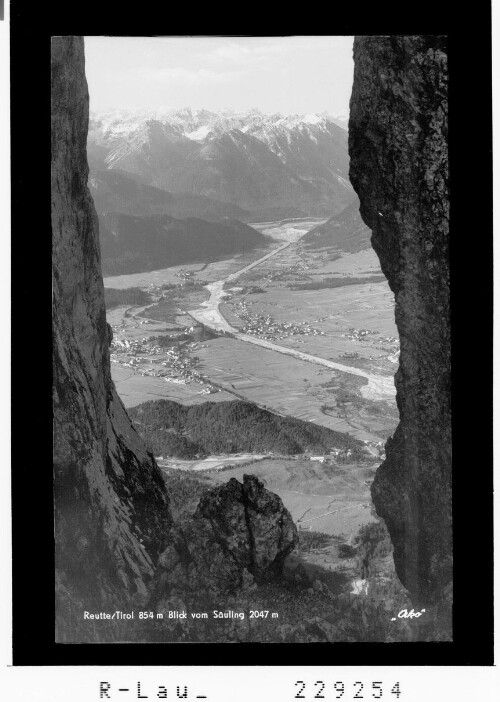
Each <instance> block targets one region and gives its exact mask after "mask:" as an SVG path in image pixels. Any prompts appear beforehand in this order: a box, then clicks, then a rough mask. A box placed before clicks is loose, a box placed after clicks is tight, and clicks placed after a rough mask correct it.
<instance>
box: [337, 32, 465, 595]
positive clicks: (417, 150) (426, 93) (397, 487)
mask: <svg viewBox="0 0 500 702" xmlns="http://www.w3.org/2000/svg"><path fill="white" fill-rule="evenodd" d="M354 59H355V73H354V85H353V92H352V97H351V115H350V122H349V153H350V157H351V167H350V178H351V182H352V184H353V186H354V188H355V190H356V192H357V193H358V195H359V198H360V201H361V209H360V211H361V215H362V217H363V220H364V221H365V223H366V224H367V225H368V226H369V227H370V228H371V229H372V232H373V235H372V244H373V247H374V249H375V251H376V252H377V254H378V256H379V258H380V263H381V266H382V270H383V271H384V273H385V275H386V276H387V278H388V281H389V285H390V287H391V289H392V290H393V292H394V293H395V298H396V323H397V326H398V330H399V335H400V339H401V356H400V367H399V370H398V373H397V375H396V387H397V403H398V408H399V412H400V424H399V426H398V428H397V430H396V432H395V434H394V436H393V438H392V439H390V440H389V441H388V443H387V448H386V453H387V459H386V460H385V462H384V463H383V464H382V465H381V466H380V468H379V469H378V472H377V475H376V477H375V480H374V483H373V486H372V497H373V501H374V504H375V507H376V509H377V512H378V514H379V515H380V516H381V517H383V519H384V520H385V521H386V524H387V527H388V529H389V533H390V535H391V539H392V541H393V544H394V560H395V565H396V570H397V573H398V576H399V578H400V579H401V581H402V583H403V584H404V585H405V587H406V588H407V589H408V590H409V591H410V593H411V595H412V597H413V599H414V601H415V602H416V603H418V604H424V603H430V604H433V603H440V602H441V603H443V602H447V603H448V604H449V603H450V602H451V582H452V515H451V416H450V317H449V257H448V243H449V233H448V210H449V196H448V154H447V53H446V41H445V39H444V38H443V37H434V36H414V37H411V36H409V37H398V36H393V37H358V38H356V40H355V43H354Z"/></svg>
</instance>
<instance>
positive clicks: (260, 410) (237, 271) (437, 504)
mask: <svg viewBox="0 0 500 702" xmlns="http://www.w3.org/2000/svg"><path fill="white" fill-rule="evenodd" d="M51 61H52V63H51V81H52V83H51V87H52V96H51V117H52V121H51V125H52V147H51V156H52V171H51V172H52V236H53V249H52V264H53V268H52V270H53V364H54V366H53V368H54V376H53V403H54V404H53V411H54V507H55V569H56V580H55V596H56V622H55V626H56V629H55V630H56V641H57V642H58V643H120V642H134V643H184V642H185V643H256V642H257V643H318V642H327V643H336V642H347V643H350V642H384V643H394V642H421V641H424V642H449V641H452V640H453V627H452V605H453V524H452V481H451V466H452V452H451V438H452V437H451V400H450V398H451V394H450V393H451V391H450V378H451V359H450V285H449V163H448V62H447V38H446V36H443V35H413V36H399V35H398V36H393V35H391V36H356V37H353V36H284V37H279V36H270V37H252V36H243V37H230V36H221V37H216V36H209V37H203V36H200V37H195V36H191V37H188V36H186V37H182V36H176V37H116V36H113V37H109V36H89V37H83V36H55V37H53V38H52V58H51Z"/></svg>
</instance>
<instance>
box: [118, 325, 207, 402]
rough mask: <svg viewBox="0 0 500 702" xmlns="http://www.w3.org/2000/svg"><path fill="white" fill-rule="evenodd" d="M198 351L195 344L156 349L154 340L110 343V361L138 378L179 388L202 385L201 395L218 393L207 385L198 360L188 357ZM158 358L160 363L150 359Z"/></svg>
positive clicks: (122, 340) (119, 340) (195, 357)
mask: <svg viewBox="0 0 500 702" xmlns="http://www.w3.org/2000/svg"><path fill="white" fill-rule="evenodd" d="M197 348H198V346H197V344H196V343H190V344H183V345H175V346H172V347H170V348H168V349H167V350H165V349H164V348H161V347H160V346H158V344H156V343H155V341H154V339H151V338H149V339H148V338H146V337H144V338H142V339H132V340H129V339H113V341H112V343H111V356H110V357H111V361H112V362H114V363H119V364H120V365H122V366H124V367H127V368H132V369H133V370H134V372H137V373H139V374H140V375H148V376H153V377H156V378H163V380H165V381H166V382H169V383H175V384H178V385H187V384H189V383H197V384H199V385H203V388H202V390H200V392H201V393H202V394H204V395H210V394H212V393H215V392H220V388H218V387H216V386H214V385H212V384H211V383H210V382H208V381H207V380H206V379H205V378H204V377H203V376H202V375H201V373H200V372H199V371H197V370H196V365H197V363H198V361H199V358H198V357H197V356H193V357H191V356H190V353H191V352H192V351H195V350H196V349H197ZM155 356H161V357H162V359H156V358H153V357H155Z"/></svg>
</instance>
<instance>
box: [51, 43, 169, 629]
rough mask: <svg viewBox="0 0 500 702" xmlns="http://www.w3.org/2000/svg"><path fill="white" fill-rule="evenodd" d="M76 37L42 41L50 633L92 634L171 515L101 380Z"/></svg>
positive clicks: (153, 551)
mask: <svg viewBox="0 0 500 702" xmlns="http://www.w3.org/2000/svg"><path fill="white" fill-rule="evenodd" d="M87 129H88V92H87V83H86V80H85V73H84V51H83V38H81V37H56V38H54V39H53V40H52V232H53V259H52V274H53V398H54V486H55V488H54V493H55V495H54V496H55V542H56V608H57V633H56V637H57V640H58V641H68V640H79V641H85V640H89V639H90V640H96V639H97V640H99V634H98V633H96V634H95V635H94V634H92V633H91V632H90V630H89V629H88V628H83V622H82V612H83V610H84V609H86V610H91V609H92V608H93V607H96V608H97V609H98V610H103V609H106V608H108V609H111V611H114V610H115V609H119V608H120V606H121V605H123V604H124V603H125V602H126V603H128V604H130V602H131V601H134V598H135V599H136V600H137V602H140V601H141V600H142V601H143V600H145V599H146V597H147V587H146V584H147V582H148V580H149V579H150V578H151V577H152V575H153V572H154V564H155V561H156V559H157V557H158V554H159V553H160V552H161V551H162V550H163V549H164V548H165V535H166V529H167V527H168V526H169V525H170V522H171V517H170V512H169V503H168V497H167V494H166V492H165V488H164V483H163V480H162V477H161V473H160V471H159V469H158V467H157V466H156V463H155V461H154V459H153V457H152V456H151V455H150V454H148V453H147V451H146V449H145V447H144V445H143V443H142V441H141V439H140V438H139V437H138V435H137V433H136V431H135V429H134V428H133V426H132V423H131V421H130V420H129V418H128V416H127V414H126V412H125V409H124V407H123V404H122V403H121V401H120V399H119V398H118V396H117V394H116V391H115V388H114V385H113V383H112V381H111V375H110V366H109V351H108V345H109V341H110V339H109V331H108V326H107V324H106V315H105V308H104V290H103V282H102V274H101V264H100V252H99V233H98V225H97V217H96V213H95V209H94V205H93V202H92V198H91V197H90V195H89V192H88V189H87V178H88V166H87V155H86V138H87Z"/></svg>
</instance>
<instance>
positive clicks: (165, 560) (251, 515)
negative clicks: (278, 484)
mask: <svg viewBox="0 0 500 702" xmlns="http://www.w3.org/2000/svg"><path fill="white" fill-rule="evenodd" d="M297 542H298V533H297V528H296V526H295V524H294V523H293V521H292V517H291V515H290V513H289V512H288V510H287V509H285V507H284V506H283V502H282V501H281V498H280V497H278V495H275V494H274V493H272V492H269V490H266V488H265V487H264V485H263V483H262V482H261V481H260V480H259V479H258V478H256V477H255V476H254V475H244V476H243V483H240V482H238V481H237V480H236V479H235V478H231V480H229V482H227V483H225V484H223V485H221V486H220V487H216V488H213V489H212V490H208V491H207V492H206V493H205V494H204V495H203V496H202V498H201V500H200V503H199V505H198V507H197V509H196V512H195V514H194V517H193V518H191V519H189V520H186V521H185V522H184V523H180V524H179V525H176V527H174V529H173V530H172V532H171V536H170V544H169V546H168V547H167V548H166V550H165V551H164V552H163V553H162V554H161V555H160V558H159V565H160V567H161V568H162V569H163V571H164V572H163V573H162V574H161V575H160V580H159V582H160V584H159V588H157V593H158V596H164V595H165V593H168V594H170V595H171V594H172V593H174V594H177V595H184V596H187V597H189V593H191V594H193V593H195V594H196V597H197V598H199V597H200V596H209V597H217V596H219V595H221V594H227V593H230V592H235V591H236V590H238V589H241V588H243V589H245V588H248V587H249V586H251V585H253V584H254V583H257V584H259V583H265V582H269V581H273V580H276V578H278V576H280V575H281V573H282V569H283V563H284V560H285V558H286V556H288V554H289V553H291V551H292V550H293V549H294V548H295V546H296V544H297Z"/></svg>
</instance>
